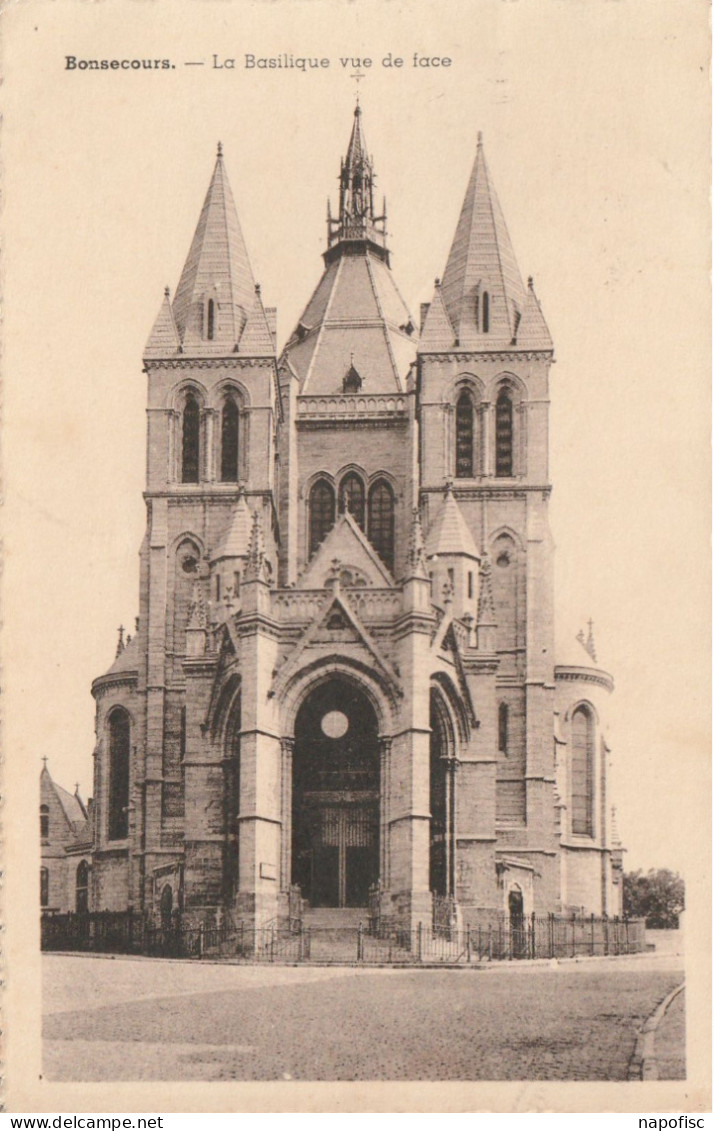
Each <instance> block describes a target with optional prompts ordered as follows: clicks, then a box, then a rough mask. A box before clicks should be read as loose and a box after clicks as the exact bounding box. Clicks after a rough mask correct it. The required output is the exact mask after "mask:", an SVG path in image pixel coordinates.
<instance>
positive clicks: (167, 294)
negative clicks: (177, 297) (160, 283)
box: [164, 287, 171, 298]
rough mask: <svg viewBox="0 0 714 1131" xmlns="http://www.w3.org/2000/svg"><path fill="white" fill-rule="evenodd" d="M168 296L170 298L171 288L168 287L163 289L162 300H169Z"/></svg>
mask: <svg viewBox="0 0 714 1131" xmlns="http://www.w3.org/2000/svg"><path fill="white" fill-rule="evenodd" d="M170 296H171V288H170V287H164V298H170Z"/></svg>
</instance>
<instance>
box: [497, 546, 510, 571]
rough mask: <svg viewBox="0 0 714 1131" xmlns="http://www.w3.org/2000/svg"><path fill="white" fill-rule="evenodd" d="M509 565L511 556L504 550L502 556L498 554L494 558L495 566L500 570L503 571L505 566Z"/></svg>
mask: <svg viewBox="0 0 714 1131" xmlns="http://www.w3.org/2000/svg"><path fill="white" fill-rule="evenodd" d="M510 564H511V555H510V554H509V553H508V552H507V551H505V550H504V552H503V553H502V554H499V555H498V557H497V558H496V565H497V566H500V567H501V569H505V568H506V566H509V565H510Z"/></svg>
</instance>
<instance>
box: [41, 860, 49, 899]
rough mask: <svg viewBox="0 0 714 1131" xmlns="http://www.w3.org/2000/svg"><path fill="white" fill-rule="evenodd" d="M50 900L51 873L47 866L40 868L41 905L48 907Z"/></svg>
mask: <svg viewBox="0 0 714 1131" xmlns="http://www.w3.org/2000/svg"><path fill="white" fill-rule="evenodd" d="M49 902H50V873H49V871H48V869H47V868H40V906H41V907H46V906H47V904H48V903H49Z"/></svg>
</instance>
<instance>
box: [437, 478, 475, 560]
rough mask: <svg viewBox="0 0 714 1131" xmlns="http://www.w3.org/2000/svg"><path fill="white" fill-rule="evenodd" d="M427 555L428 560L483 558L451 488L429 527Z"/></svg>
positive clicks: (448, 489)
mask: <svg viewBox="0 0 714 1131" xmlns="http://www.w3.org/2000/svg"><path fill="white" fill-rule="evenodd" d="M426 554H427V557H428V558H433V557H436V556H437V555H440V554H450V555H453V554H461V555H463V556H465V557H467V558H474V559H475V560H476V561H479V560H480V558H481V555H480V553H479V552H478V550H477V548H476V543H475V542H474V539H473V535H472V533H471V531H470V530H469V528H468V526H467V524H466V519H465V518H464V516H463V514H462V513H461V508H460V506H459V504H458V503H457V501H456V498H455V496H454V492H453V491H452V489H451V487H450V486H449V487H448V488H447V490H446V494H445V496H444V501H443V503H442V504H441V506H440V507H439V510H438V511H437V512H436V515H435V516H434V519H433V521H432V523H431V525H430V527H429V532H428V534H427V536H426Z"/></svg>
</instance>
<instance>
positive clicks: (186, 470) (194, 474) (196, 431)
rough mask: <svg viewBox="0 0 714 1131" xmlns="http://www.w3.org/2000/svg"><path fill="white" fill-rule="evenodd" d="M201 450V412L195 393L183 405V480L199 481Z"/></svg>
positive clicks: (189, 395)
mask: <svg viewBox="0 0 714 1131" xmlns="http://www.w3.org/2000/svg"><path fill="white" fill-rule="evenodd" d="M200 451H201V412H200V409H199V407H198V401H197V400H196V398H195V396H194V395H193V393H188V395H187V396H186V401H185V403H184V407H183V420H182V435H181V482H182V483H198V479H199V463H200Z"/></svg>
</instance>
